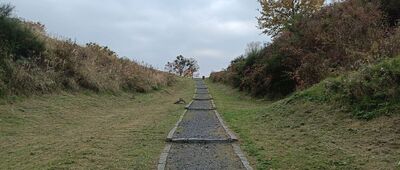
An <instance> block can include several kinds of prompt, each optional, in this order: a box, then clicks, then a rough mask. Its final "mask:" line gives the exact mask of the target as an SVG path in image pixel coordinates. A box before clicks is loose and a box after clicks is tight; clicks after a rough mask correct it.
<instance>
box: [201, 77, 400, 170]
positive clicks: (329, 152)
mask: <svg viewBox="0 0 400 170" xmlns="http://www.w3.org/2000/svg"><path fill="white" fill-rule="evenodd" d="M208 86H209V87H210V92H211V94H212V95H213V97H214V100H215V104H216V106H217V108H218V109H219V110H220V113H221V114H222V116H223V118H224V120H226V121H227V123H228V125H229V126H230V127H231V128H232V129H233V130H234V132H236V134H238V136H239V139H240V141H241V145H242V146H243V149H244V150H245V151H246V153H247V155H248V156H249V159H250V162H251V164H252V166H253V167H254V168H257V169H396V168H400V163H399V161H400V160H399V155H400V143H399V141H400V126H398V125H399V123H400V112H399V109H395V110H393V111H391V112H390V114H385V115H383V116H380V117H377V118H374V119H371V120H368V121H367V120H364V119H356V118H354V116H353V115H352V114H351V113H349V110H348V108H346V107H342V106H341V105H340V104H333V103H327V102H321V101H319V99H321V98H326V96H325V95H324V94H323V93H321V92H322V91H321V90H322V88H319V87H321V86H320V84H318V85H316V86H315V87H313V88H312V89H310V90H306V91H304V92H299V93H295V94H293V95H291V96H289V97H287V98H285V99H282V100H278V101H269V100H263V99H255V98H253V97H251V96H249V95H246V94H245V93H244V92H239V91H238V90H235V89H232V87H229V86H226V85H224V84H221V83H212V82H211V81H209V82H208ZM396 106H397V107H398V106H399V105H398V104H397V105H396Z"/></svg>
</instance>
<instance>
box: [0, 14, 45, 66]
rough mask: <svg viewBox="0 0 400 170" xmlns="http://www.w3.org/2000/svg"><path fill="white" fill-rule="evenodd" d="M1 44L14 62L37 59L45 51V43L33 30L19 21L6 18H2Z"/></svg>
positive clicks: (0, 20) (0, 19) (0, 21)
mask: <svg viewBox="0 0 400 170" xmlns="http://www.w3.org/2000/svg"><path fill="white" fill-rule="evenodd" d="M0 43H1V44H2V48H3V50H8V51H9V53H10V54H11V55H9V56H8V57H10V59H12V60H20V59H30V58H35V57H38V56H40V55H41V54H42V53H43V52H44V51H45V45H44V42H43V41H41V40H39V38H38V36H36V35H35V34H34V33H33V31H32V30H30V29H29V28H27V27H26V26H25V25H23V24H22V23H21V21H19V20H18V19H15V18H9V17H5V16H3V17H0ZM2 57H5V56H2Z"/></svg>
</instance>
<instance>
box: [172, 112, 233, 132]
mask: <svg viewBox="0 0 400 170" xmlns="http://www.w3.org/2000/svg"><path fill="white" fill-rule="evenodd" d="M173 138H204V139H228V135H227V134H226V132H225V130H224V128H223V127H222V125H221V124H220V122H219V120H218V118H217V116H216V115H215V113H214V111H208V110H189V111H188V112H187V113H186V114H185V116H184V117H183V119H182V122H181V123H180V124H179V126H178V129H177V130H176V132H175V133H174V136H173Z"/></svg>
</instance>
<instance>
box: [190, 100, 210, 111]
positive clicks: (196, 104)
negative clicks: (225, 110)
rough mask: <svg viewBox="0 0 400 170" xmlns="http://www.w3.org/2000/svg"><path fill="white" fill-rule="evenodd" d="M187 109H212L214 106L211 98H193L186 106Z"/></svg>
mask: <svg viewBox="0 0 400 170" xmlns="http://www.w3.org/2000/svg"><path fill="white" fill-rule="evenodd" d="M187 109H188V110H212V109H214V106H213V104H212V102H211V100H193V102H192V103H190V105H189V106H188V107H187Z"/></svg>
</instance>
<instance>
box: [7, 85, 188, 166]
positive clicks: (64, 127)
mask: <svg viewBox="0 0 400 170" xmlns="http://www.w3.org/2000/svg"><path fill="white" fill-rule="evenodd" d="M193 88H194V85H193V83H192V82H191V81H190V80H180V81H179V82H178V83H177V84H176V85H175V86H173V87H169V88H166V89H164V90H160V91H156V92H152V93H149V94H138V95H135V97H134V98H133V97H132V94H127V93H123V94H120V95H108V94H90V93H89V94H81V93H80V94H73V95H72V94H61V95H60V94H58V95H55V94H54V95H46V96H35V97H31V98H27V99H17V100H16V101H14V102H10V101H7V102H6V101H2V103H1V104H0V169H63V168H67V169H86V168H88V167H90V168H93V169H153V168H155V166H156V164H157V161H158V156H159V154H160V153H161V150H162V149H163V147H164V145H165V143H164V139H165V137H166V135H167V133H168V131H169V130H170V129H171V128H172V127H173V124H174V123H175V122H176V120H177V118H178V116H179V115H180V114H181V113H182V111H183V107H184V106H183V105H174V104H173V102H174V101H176V100H177V99H178V98H180V97H182V98H185V99H186V100H190V99H191V97H192V95H193Z"/></svg>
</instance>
